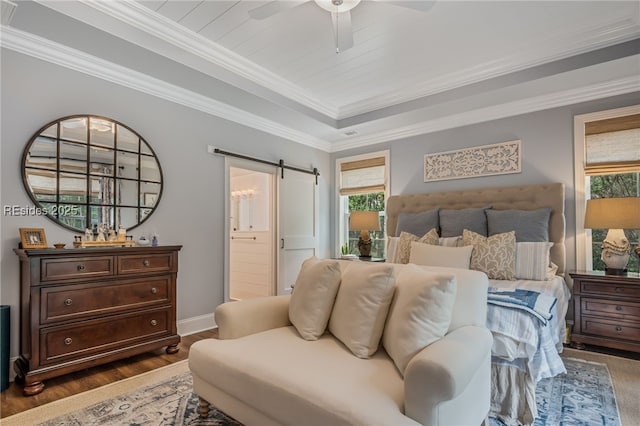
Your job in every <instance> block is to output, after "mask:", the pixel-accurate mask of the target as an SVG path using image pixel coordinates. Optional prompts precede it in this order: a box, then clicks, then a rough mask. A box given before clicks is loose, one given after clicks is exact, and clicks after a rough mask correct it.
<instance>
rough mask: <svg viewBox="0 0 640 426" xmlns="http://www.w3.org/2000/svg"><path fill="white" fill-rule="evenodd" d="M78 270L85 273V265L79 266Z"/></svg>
mask: <svg viewBox="0 0 640 426" xmlns="http://www.w3.org/2000/svg"><path fill="white" fill-rule="evenodd" d="M76 269H77V270H78V271H84V265H78V266H76Z"/></svg>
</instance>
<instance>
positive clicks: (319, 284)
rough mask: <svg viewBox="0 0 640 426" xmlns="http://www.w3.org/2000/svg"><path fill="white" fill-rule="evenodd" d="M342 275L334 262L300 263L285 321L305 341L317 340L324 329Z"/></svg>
mask: <svg viewBox="0 0 640 426" xmlns="http://www.w3.org/2000/svg"><path fill="white" fill-rule="evenodd" d="M341 276H342V272H341V270H340V265H339V263H338V261H336V260H319V259H317V258H315V257H312V258H309V259H307V260H305V261H304V262H303V263H302V267H301V268H300V272H299V273H298V278H297V279H296V284H295V286H294V291H293V293H292V294H291V301H290V302H289V320H290V321H291V324H293V325H294V327H295V328H296V330H298V333H300V336H302V338H303V339H305V340H318V338H319V337H320V336H322V334H323V333H324V331H325V330H326V328H327V323H328V322H329V316H330V315H331V309H332V308H333V302H334V301H335V298H336V294H337V293H338V287H340V277H341Z"/></svg>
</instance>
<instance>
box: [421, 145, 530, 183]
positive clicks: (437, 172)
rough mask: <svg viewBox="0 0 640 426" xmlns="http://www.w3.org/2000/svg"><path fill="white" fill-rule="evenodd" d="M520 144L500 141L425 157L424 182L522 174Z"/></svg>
mask: <svg viewBox="0 0 640 426" xmlns="http://www.w3.org/2000/svg"><path fill="white" fill-rule="evenodd" d="M520 145H521V143H520V141H519V140H516V141H510V142H501V143H496V144H492V145H482V146H476V147H473V148H465V149H458V150H455V151H446V152H438V153H435V154H426V155H425V156H424V181H425V182H433V181H438V180H448V179H465V178H472V177H479V176H491V175H504V174H509V173H520V172H521V171H522V164H521V156H520Z"/></svg>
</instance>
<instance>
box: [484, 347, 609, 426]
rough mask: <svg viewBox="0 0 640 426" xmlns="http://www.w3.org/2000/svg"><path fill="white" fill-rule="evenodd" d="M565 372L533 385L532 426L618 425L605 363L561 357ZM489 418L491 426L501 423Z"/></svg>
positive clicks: (500, 424)
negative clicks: (535, 412)
mask: <svg viewBox="0 0 640 426" xmlns="http://www.w3.org/2000/svg"><path fill="white" fill-rule="evenodd" d="M563 362H564V365H565V367H566V369H567V374H561V375H559V376H556V377H553V378H550V379H543V380H541V381H540V382H539V383H538V386H537V387H536V405H537V407H538V418H537V419H536V420H535V422H534V426H557V425H588V426H597V425H602V426H620V414H619V413H618V406H617V404H616V397H615V394H614V392H613V385H612V384H611V376H610V375H609V370H608V369H607V366H606V365H605V364H600V363H596V362H589V361H584V360H581V359H575V358H563ZM503 424H504V423H502V422H501V421H500V420H498V419H495V418H491V426H502V425H503Z"/></svg>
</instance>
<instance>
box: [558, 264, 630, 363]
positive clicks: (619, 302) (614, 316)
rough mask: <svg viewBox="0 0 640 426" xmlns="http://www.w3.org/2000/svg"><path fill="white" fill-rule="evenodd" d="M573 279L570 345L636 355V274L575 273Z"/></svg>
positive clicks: (572, 275) (571, 274) (572, 274)
mask: <svg viewBox="0 0 640 426" xmlns="http://www.w3.org/2000/svg"><path fill="white" fill-rule="evenodd" d="M569 275H570V276H571V278H573V290H572V293H573V306H574V324H573V331H572V333H571V343H572V344H573V345H574V346H575V347H577V348H579V349H583V348H584V344H585V343H587V344H591V345H597V346H604V347H608V348H615V349H622V350H627V351H633V352H640V274H637V273H629V274H628V275H605V274H604V272H601V271H593V272H591V271H590V272H583V271H577V272H572V273H570V274H569Z"/></svg>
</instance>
